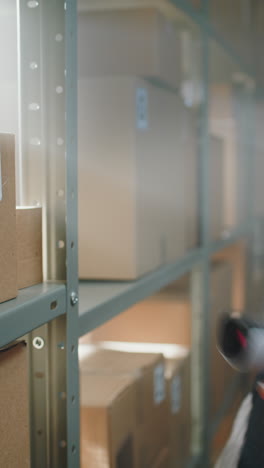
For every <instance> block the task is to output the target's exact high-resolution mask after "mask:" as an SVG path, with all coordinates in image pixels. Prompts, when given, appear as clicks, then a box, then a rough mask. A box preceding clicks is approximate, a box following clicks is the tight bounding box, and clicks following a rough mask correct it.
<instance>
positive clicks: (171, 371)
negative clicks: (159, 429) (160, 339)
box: [165, 355, 192, 468]
mask: <svg viewBox="0 0 264 468" xmlns="http://www.w3.org/2000/svg"><path fill="white" fill-rule="evenodd" d="M165 376H166V385H167V392H168V402H169V405H168V414H169V433H170V439H169V466H170V468H175V467H179V468H180V467H183V466H185V465H186V463H187V461H188V459H189V457H190V452H191V435H192V410H191V385H190V379H191V360H190V355H187V356H184V357H178V358H174V359H172V358H171V359H167V360H166V370H165Z"/></svg>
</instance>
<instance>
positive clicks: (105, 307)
mask: <svg viewBox="0 0 264 468" xmlns="http://www.w3.org/2000/svg"><path fill="white" fill-rule="evenodd" d="M200 260H201V250H199V249H197V250H195V251H193V252H192V253H190V254H188V255H186V257H184V258H183V260H179V261H178V262H177V263H175V264H173V265H169V266H166V267H163V268H160V269H159V270H157V271H155V272H153V273H150V274H149V275H146V276H144V277H143V278H140V279H139V280H136V281H130V282H110V281H108V282H102V281H100V282H94V281H81V282H80V284H79V295H80V307H79V319H80V320H79V321H80V324H79V325H80V336H82V335H84V334H85V333H88V332H90V331H92V330H94V329H95V328H96V327H98V326H100V325H102V324H103V323H105V322H106V321H108V320H110V319H112V318H113V317H115V316H116V315H118V314H120V313H121V312H123V311H124V310H126V309H128V308H129V307H131V306H132V305H133V304H136V303H137V302H139V301H142V300H143V299H145V298H146V297H148V296H151V295H152V294H154V293H155V292H157V291H159V290H160V289H162V288H163V287H165V286H166V285H168V284H170V283H172V282H173V281H176V280H177V279H178V278H180V277H181V276H183V275H184V274H186V273H188V272H189V271H190V270H191V268H192V266H193V265H195V264H196V263H198V262H199V261H200Z"/></svg>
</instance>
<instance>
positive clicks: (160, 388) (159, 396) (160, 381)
mask: <svg viewBox="0 0 264 468" xmlns="http://www.w3.org/2000/svg"><path fill="white" fill-rule="evenodd" d="M164 399H165V378H164V364H159V365H158V366H156V367H155V369H154V402H155V404H156V405H158V404H160V403H161V402H162V401H163V400H164Z"/></svg>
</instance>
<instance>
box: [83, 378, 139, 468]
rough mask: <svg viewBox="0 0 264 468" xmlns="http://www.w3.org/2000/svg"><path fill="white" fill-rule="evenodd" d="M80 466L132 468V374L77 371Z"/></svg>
mask: <svg viewBox="0 0 264 468" xmlns="http://www.w3.org/2000/svg"><path fill="white" fill-rule="evenodd" d="M80 398H81V466H82V468H91V467H93V468H101V467H105V468H106V467H108V468H136V467H138V466H139V465H138V460H137V447H136V443H137V442H136V384H135V381H134V379H133V378H132V377H129V376H117V375H93V374H84V373H81V379H80Z"/></svg>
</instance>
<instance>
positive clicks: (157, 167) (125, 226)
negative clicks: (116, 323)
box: [78, 7, 198, 280]
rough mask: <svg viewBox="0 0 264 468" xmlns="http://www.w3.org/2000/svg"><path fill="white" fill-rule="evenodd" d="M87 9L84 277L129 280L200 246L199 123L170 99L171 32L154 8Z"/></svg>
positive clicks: (82, 101) (82, 95)
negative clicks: (197, 132) (161, 84)
mask: <svg viewBox="0 0 264 468" xmlns="http://www.w3.org/2000/svg"><path fill="white" fill-rule="evenodd" d="M89 9H90V10H91V11H89V12H88V13H82V14H80V15H79V55H80V59H79V64H80V69H79V106H78V107H79V258H80V262H79V276H80V278H83V279H89V278H92V279H110V280H112V279H121V280H131V279H135V278H137V277H139V276H141V275H143V274H145V273H147V272H149V271H152V270H155V269H157V268H158V267H160V266H161V265H163V264H167V263H170V262H174V261H175V260H177V259H178V258H180V257H181V256H183V255H184V253H185V252H186V250H188V249H191V248H193V247H195V246H196V245H197V243H198V227H197V224H198V208H197V203H198V202H197V199H198V187H197V178H198V162H197V135H196V115H195V114H194V112H192V110H190V109H187V107H185V105H184V103H183V101H182V98H181V97H180V93H179V92H176V93H175V92H173V90H175V89H176V88H177V89H178V88H179V86H180V81H181V59H180V56H181V49H182V47H181V41H180V38H179V36H178V35H177V33H176V28H175V25H173V24H172V23H170V22H169V20H168V19H167V18H165V16H163V15H162V14H161V13H160V12H159V11H158V10H157V9H155V8H147V9H146V8H128V9H125V8H124V9H123V10H122V9H118V8H115V9H113V10H111V9H107V8H106V9H103V10H100V8H99V9H98V11H96V7H94V8H90V7H88V10H89ZM120 38H121V40H120ZM87 44H93V46H92V47H87ZM161 82H162V83H163V85H164V84H165V86H163V87H161V86H160V83H161Z"/></svg>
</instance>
